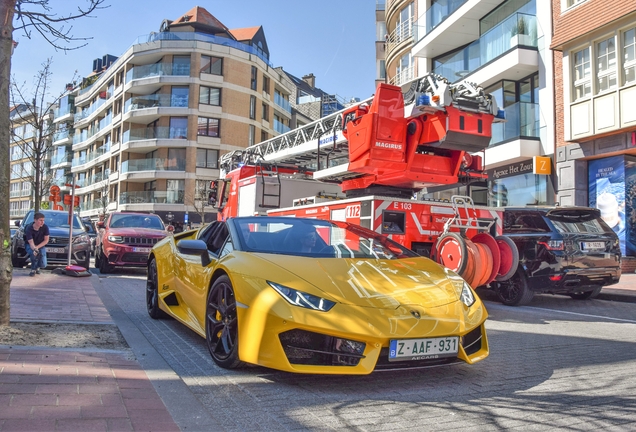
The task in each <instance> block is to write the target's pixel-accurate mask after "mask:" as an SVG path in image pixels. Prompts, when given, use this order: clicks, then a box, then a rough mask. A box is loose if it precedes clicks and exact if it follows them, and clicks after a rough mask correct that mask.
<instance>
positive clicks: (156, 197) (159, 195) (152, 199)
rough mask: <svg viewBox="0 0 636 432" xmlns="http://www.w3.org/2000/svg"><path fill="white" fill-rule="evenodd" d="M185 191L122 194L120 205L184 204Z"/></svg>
mask: <svg viewBox="0 0 636 432" xmlns="http://www.w3.org/2000/svg"><path fill="white" fill-rule="evenodd" d="M184 196H185V191H183V190H176V191H139V192H122V193H121V194H119V204H146V203H151V204H183V202H184V201H183V198H184Z"/></svg>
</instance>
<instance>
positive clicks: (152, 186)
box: [144, 180, 157, 191]
mask: <svg viewBox="0 0 636 432" xmlns="http://www.w3.org/2000/svg"><path fill="white" fill-rule="evenodd" d="M144 190H145V191H156V190H157V181H156V180H153V181H149V182H146V183H144Z"/></svg>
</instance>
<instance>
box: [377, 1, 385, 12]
mask: <svg viewBox="0 0 636 432" xmlns="http://www.w3.org/2000/svg"><path fill="white" fill-rule="evenodd" d="M375 10H378V11H383V10H386V0H375Z"/></svg>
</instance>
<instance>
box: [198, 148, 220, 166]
mask: <svg viewBox="0 0 636 432" xmlns="http://www.w3.org/2000/svg"><path fill="white" fill-rule="evenodd" d="M218 167H219V151H218V150H208V149H197V168H218Z"/></svg>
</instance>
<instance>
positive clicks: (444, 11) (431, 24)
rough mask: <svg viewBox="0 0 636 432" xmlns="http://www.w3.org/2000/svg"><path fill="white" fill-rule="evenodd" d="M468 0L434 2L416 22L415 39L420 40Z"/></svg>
mask: <svg viewBox="0 0 636 432" xmlns="http://www.w3.org/2000/svg"><path fill="white" fill-rule="evenodd" d="M467 1H468V0H446V1H445V2H439V3H435V4H433V5H432V6H431V7H430V8H428V9H427V10H426V12H425V13H424V15H422V16H420V18H419V19H418V20H417V22H416V23H415V40H416V41H419V40H420V39H422V38H423V37H425V36H426V35H427V34H429V33H430V32H432V31H433V30H434V29H435V27H437V26H438V25H440V24H441V23H443V22H444V20H445V19H446V18H448V17H449V16H451V15H452V14H453V13H454V12H455V11H456V10H457V9H459V8H460V7H461V6H462V5H463V4H464V3H466V2H467Z"/></svg>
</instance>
